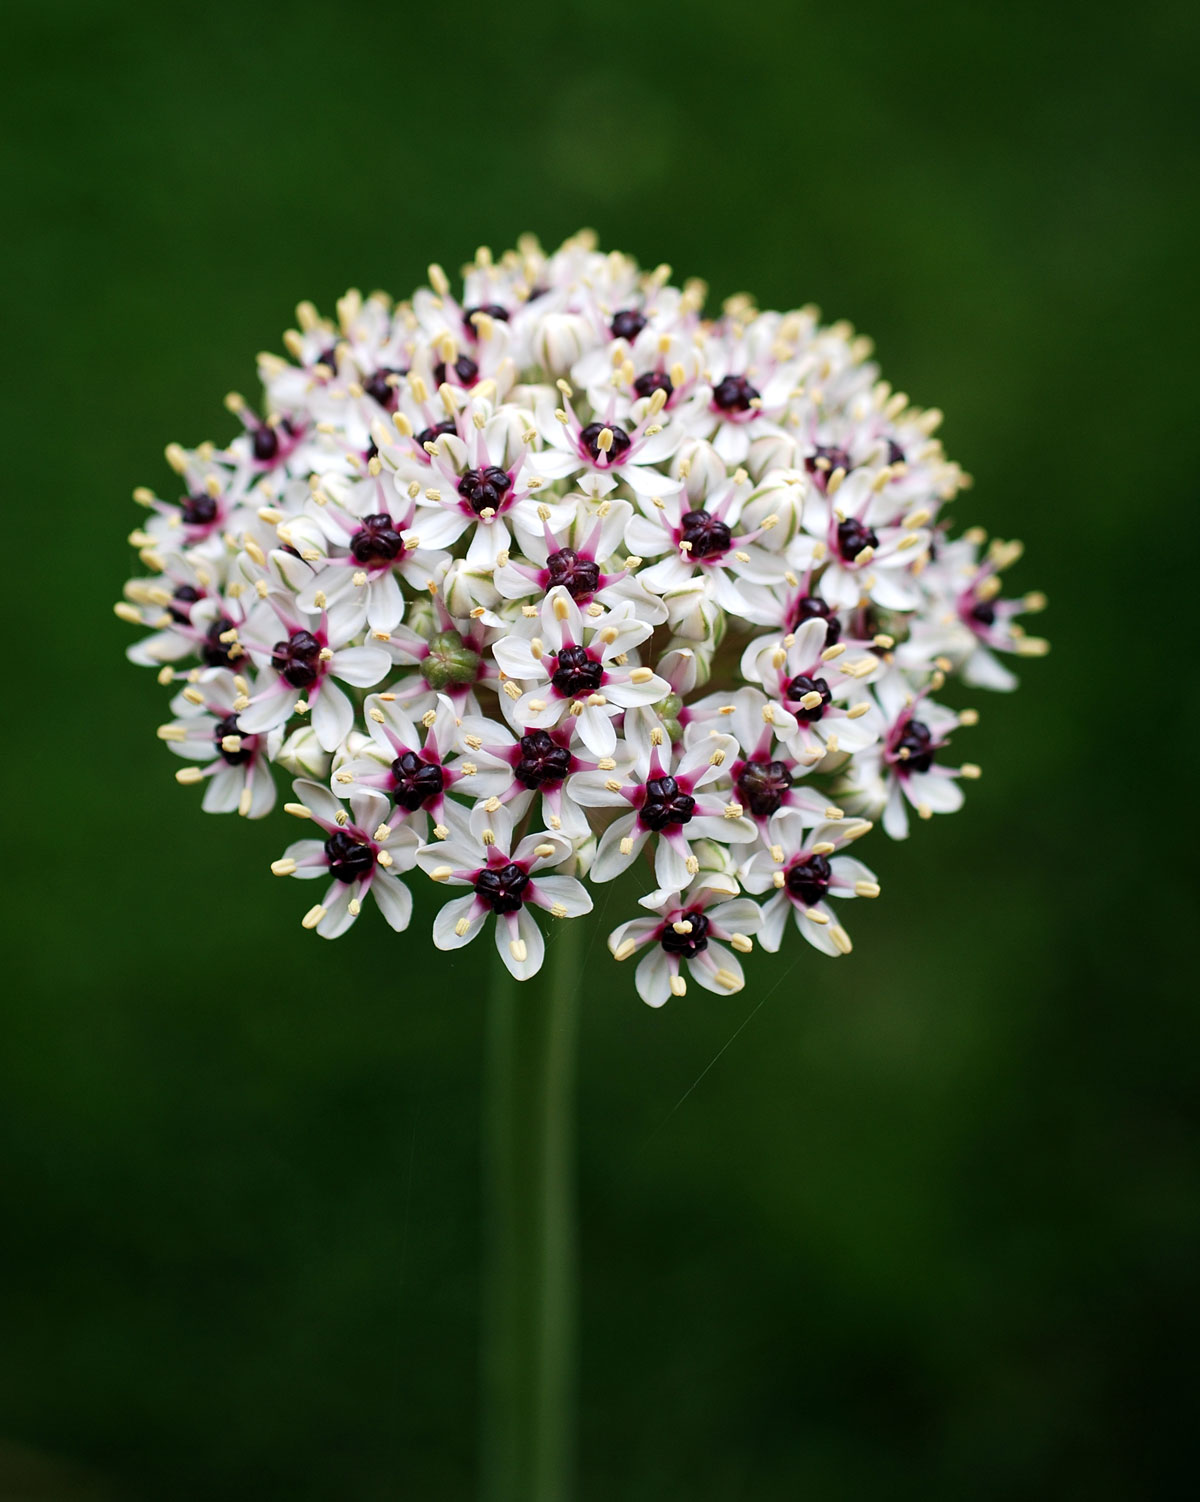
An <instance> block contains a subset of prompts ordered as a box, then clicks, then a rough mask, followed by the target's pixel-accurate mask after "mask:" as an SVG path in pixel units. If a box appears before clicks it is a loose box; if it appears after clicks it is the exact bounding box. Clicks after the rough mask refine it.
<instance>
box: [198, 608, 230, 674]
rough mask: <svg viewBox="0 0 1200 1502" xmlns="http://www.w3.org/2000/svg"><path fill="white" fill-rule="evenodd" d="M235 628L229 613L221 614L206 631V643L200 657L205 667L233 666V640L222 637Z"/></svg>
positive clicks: (201, 649)
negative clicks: (231, 653) (231, 650)
mask: <svg viewBox="0 0 1200 1502" xmlns="http://www.w3.org/2000/svg"><path fill="white" fill-rule="evenodd" d="M232 630H233V622H232V621H231V620H230V619H229V617H228V616H227V615H220V616H218V617H217V619H216V620H215V621H214V622H213V623H212V625H211V626H210V627H209V628H208V630H207V631H206V632H205V633H204V645H203V646H202V647H201V648H200V659H201V661H202V662H203V663H204V665H205V667H209V668H228V667H232V666H233V658H232V656H231V655H230V650H229V649H230V648H231V647H232V646H233V645H234V643H233V642H231V641H230V642H224V641H222V640H221V637H222V636H223V635H224V634H225V632H226V631H232Z"/></svg>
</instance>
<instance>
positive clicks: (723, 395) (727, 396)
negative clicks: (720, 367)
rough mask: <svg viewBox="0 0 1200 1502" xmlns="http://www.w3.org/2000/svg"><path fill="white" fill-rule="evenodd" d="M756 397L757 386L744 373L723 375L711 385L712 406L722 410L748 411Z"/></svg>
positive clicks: (757, 395)
mask: <svg viewBox="0 0 1200 1502" xmlns="http://www.w3.org/2000/svg"><path fill="white" fill-rule="evenodd" d="M758 398H759V393H758V388H757V387H755V386H752V385H751V384H750V382H749V381H748V380H747V379H746V377H745V376H744V375H727V376H723V377H722V379H721V380H719V381H718V382H717V384H716V385H715V386H714V387H713V406H714V407H717V408H719V409H720V410H721V411H722V412H749V410H750V406H751V403H752V402H756V401H758Z"/></svg>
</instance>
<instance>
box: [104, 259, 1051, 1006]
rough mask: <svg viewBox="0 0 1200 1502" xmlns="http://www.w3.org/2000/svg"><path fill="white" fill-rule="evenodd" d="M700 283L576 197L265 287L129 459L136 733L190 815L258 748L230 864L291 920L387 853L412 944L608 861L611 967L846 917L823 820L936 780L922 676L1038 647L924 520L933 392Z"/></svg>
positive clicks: (804, 326) (597, 877)
mask: <svg viewBox="0 0 1200 1502" xmlns="http://www.w3.org/2000/svg"><path fill="white" fill-rule="evenodd" d="M704 301H705V289H704V288H703V286H702V285H701V284H700V283H698V282H691V283H688V284H687V285H686V286H684V287H682V288H678V287H674V286H672V285H671V283H670V272H669V270H668V268H666V267H659V268H658V269H657V270H655V271H653V272H648V273H647V272H642V271H641V270H639V268H638V267H637V266H636V264H635V263H634V262H633V261H631V260H630V259H629V258H628V257H625V256H620V255H604V254H602V253H601V252H600V251H598V250H597V248H596V246H595V243H594V240H593V238H592V237H591V236H590V235H586V234H581V235H578V236H576V237H575V238H574V239H572V240H569V241H567V242H566V244H564V245H563V246H562V247H561V248H560V249H559V250H558V251H556V252H555V253H554V254H552V255H546V254H545V253H544V252H543V251H542V250H541V248H540V247H539V246H538V245H537V244H536V242H534V241H533V240H524V241H522V243H521V245H520V246H519V248H518V249H517V250H515V251H511V252H509V253H507V254H506V255H504V256H502V257H501V258H500V259H499V260H496V259H494V258H493V256H492V255H491V253H490V252H488V251H486V250H480V251H479V253H478V254H477V256H476V258H475V261H474V262H473V264H472V265H470V266H468V267H467V268H465V270H464V273H463V283H462V288H461V290H460V291H457V292H456V291H455V289H454V288H453V287H452V285H451V282H450V279H449V278H448V277H447V276H446V274H445V272H443V271H442V269H441V268H440V267H439V266H431V267H430V269H429V284H428V286H426V287H423V288H420V289H419V290H418V291H417V292H416V293H415V294H414V295H413V297H412V298H411V300H410V301H408V302H403V303H398V304H393V303H392V302H391V301H390V300H389V299H388V298H386V297H384V296H383V295H382V294H380V293H372V294H371V295H370V296H369V297H366V298H364V297H363V296H362V295H361V294H359V293H358V292H354V291H351V292H348V293H347V294H346V296H345V297H343V298H342V299H341V300H340V301H339V303H338V305H337V309H336V316H335V317H334V318H325V317H322V316H321V315H320V314H319V313H318V312H317V310H316V309H315V308H314V307H313V306H312V305H311V304H309V303H303V304H301V306H300V307H299V308H298V309H297V314H296V316H297V327H296V328H294V329H292V330H290V331H289V332H288V333H287V334H285V336H284V345H285V347H286V350H287V356H288V358H283V357H280V356H275V355H263V356H260V358H259V373H260V376H261V379H262V384H263V399H262V402H261V405H260V406H259V407H258V408H257V409H256V408H255V407H253V406H252V405H251V404H250V403H248V402H247V401H246V400H245V399H244V398H243V397H242V396H240V395H238V394H236V393H233V394H231V395H230V396H229V397H227V398H226V406H227V408H228V410H229V411H230V413H232V414H233V415H234V416H235V417H236V418H237V419H238V420H239V421H240V422H241V424H242V429H243V431H242V432H241V433H240V434H238V435H237V436H235V437H233V438H231V439H230V441H229V442H228V443H226V444H225V445H224V446H223V447H221V446H217V445H215V444H213V443H202V444H200V445H199V446H197V447H196V448H195V449H191V450H188V449H185V448H183V447H181V446H180V445H179V444H171V445H169V446H168V448H167V461H168V464H169V465H170V467H171V469H172V471H173V472H174V475H175V484H174V486H173V487H171V488H168V490H167V493H166V494H165V495H163V496H160V495H159V494H158V493H156V492H154V491H151V490H148V489H144V488H139V489H138V490H137V491H135V492H134V496H135V499H136V500H137V501H138V502H139V504H141V505H142V506H143V507H145V508H146V511H147V513H148V514H147V517H146V520H145V522H144V524H143V526H141V527H139V528H138V529H137V530H136V531H135V532H134V533H133V535H132V538H131V541H132V543H133V545H134V547H135V548H136V549H137V550H138V554H139V556H140V558H141V561H142V563H143V565H144V567H145V570H146V572H145V573H144V574H143V575H142V576H141V577H138V578H135V579H133V580H131V581H130V582H129V583H128V584H127V585H126V587H125V598H124V599H123V600H122V602H121V603H120V604H119V605H118V606H117V607H116V608H117V613H118V615H119V616H120V617H121V618H122V619H123V620H126V621H128V622H129V623H130V624H131V625H133V626H135V627H138V628H140V635H139V636H138V638H137V640H136V641H135V642H134V643H133V644H132V645H131V646H130V648H129V653H128V655H129V657H130V659H131V660H132V661H133V662H136V663H138V664H141V665H143V666H152V667H155V668H157V669H158V677H159V682H160V683H161V684H162V685H163V686H164V687H166V688H169V689H170V691H171V693H172V695H173V697H172V699H171V706H170V707H171V714H172V718H171V719H170V720H169V722H168V723H166V724H164V725H163V726H162V727H161V728H160V730H159V735H160V737H161V738H162V739H163V740H164V741H165V742H166V743H167V746H168V747H169V748H170V749H171V750H172V751H173V752H175V753H176V754H177V755H178V756H180V757H181V758H183V759H184V762H185V764H184V765H183V766H182V767H180V769H179V770H178V772H177V773H176V777H177V779H178V781H179V782H181V783H183V784H185V785H186V784H191V783H197V784H202V785H203V787H204V795H203V800H202V801H203V806H204V808H205V809H206V810H207V811H209V812H212V813H228V812H235V811H236V812H238V813H240V814H242V815H243V816H245V817H249V818H259V817H262V816H264V815H266V814H268V813H270V812H271V810H272V809H273V807H274V806H275V804H276V778H277V777H278V776H279V775H280V773H281V772H282V773H283V774H284V776H285V778H286V779H287V780H288V781H291V779H292V778H295V781H294V783H293V784H292V787H291V793H292V797H291V799H290V801H288V802H287V803H285V805H284V807H285V809H286V810H287V812H288V813H289V814H291V815H292V816H294V817H297V818H299V819H302V820H304V821H306V823H307V826H308V830H311V831H312V833H311V835H310V836H309V837H308V838H304V839H300V840H298V841H296V842H294V843H293V844H292V845H290V846H289V847H288V849H287V850H286V852H285V854H284V855H283V856H282V857H281V858H280V859H279V860H277V861H276V862H275V863H274V864H273V866H272V869H273V870H274V871H275V872H276V873H277V874H279V875H286V876H294V877H302V878H309V879H321V880H323V881H324V882H325V886H324V888H323V889H322V895H321V898H320V900H319V901H318V902H317V903H316V904H315V905H311V906H309V908H308V909H307V911H306V913H305V914H304V916H303V920H302V921H303V923H304V926H305V927H307V928H311V929H315V931H316V932H317V933H318V934H319V935H321V936H323V937H326V938H334V937H336V936H337V935H338V934H340V933H343V932H345V930H346V929H347V928H348V927H349V926H350V925H351V924H352V923H353V922H354V921H355V919H356V918H357V917H358V916H359V914H360V913H361V911H362V909H363V907H364V905H365V903H366V902H367V899H371V900H373V901H374V903H375V905H376V906H377V907H378V908H379V909H380V911H381V912H382V914H383V916H384V918H385V920H386V921H387V923H388V924H390V926H391V927H392V928H393V929H395V930H397V931H401V932H403V931H405V930H407V929H408V927H409V923H410V918H411V915H412V895H411V889H410V886H409V883H411V882H412V881H414V880H425V879H429V880H432V882H433V883H434V884H435V886H444V887H446V888H457V889H460V890H458V892H457V893H456V894H455V895H454V896H452V897H451V898H450V899H449V900H448V901H447V902H446V904H445V905H444V906H443V907H442V908H441V910H440V912H439V913H438V916H437V918H436V920H435V923H434V929H433V940H434V943H435V944H436V945H438V947H440V948H443V949H453V948H458V947H460V946H461V945H464V944H466V943H469V942H470V940H471V939H472V938H474V937H475V936H476V935H477V934H478V933H479V932H480V931H481V929H482V928H483V927H484V926H485V925H488V924H491V925H492V926H493V927H494V930H495V938H496V944H497V948H498V950H499V953H500V955H501V957H502V959H503V960H504V963H505V964H506V965H507V966H508V968H509V969H510V970H511V971H512V973H513V974H514V975H515V976H517V978H518V979H527V978H528V977H530V976H532V975H533V974H535V973H536V972H537V970H538V968H539V967H540V965H541V963H542V955H543V949H544V940H543V925H544V924H546V923H555V922H572V921H574V920H576V919H578V918H579V917H581V916H582V915H584V914H586V913H588V912H589V911H591V909H592V897H591V895H590V893H589V890H588V888H589V887H594V886H596V885H598V884H600V883H604V882H608V881H611V880H613V879H614V878H616V877H618V876H619V875H620V874H621V873H622V872H624V871H626V870H629V869H631V868H633V869H636V870H637V871H640V872H641V873H642V882H643V885H644V888H645V889H646V895H645V896H644V897H643V898H642V899H641V902H642V906H643V907H645V908H647V909H649V913H650V916H648V917H642V918H636V917H635V918H632V919H630V920H629V921H628V922H626V923H623V924H621V925H620V926H619V927H618V928H617V929H616V930H615V932H614V933H613V934H612V935H611V938H610V941H609V948H610V950H611V951H612V953H613V955H614V956H615V958H616V959H617V960H624V959H625V958H627V957H628V956H630V955H632V954H634V953H637V952H639V951H642V952H643V953H642V958H641V960H640V961H639V964H638V966H637V967H636V986H637V989H638V991H639V992H640V994H641V995H642V997H643V998H644V999H645V1000H646V1001H647V1002H649V1003H650V1004H651V1005H654V1006H658V1005H661V1004H662V1003H663V1002H664V1001H666V1000H667V999H668V998H669V997H671V996H682V995H684V994H685V993H686V990H687V977H688V976H689V975H690V976H691V977H692V978H693V979H694V980H696V981H697V983H698V984H700V985H702V986H704V987H706V988H707V989H709V990H713V991H716V992H718V993H728V992H732V991H736V990H738V989H740V988H741V987H742V985H743V984H744V972H743V970H742V964H741V960H740V958H739V956H742V955H745V954H747V953H749V951H750V950H751V948H752V943H753V936H755V935H757V936H758V938H759V941H760V942H761V943H762V944H763V945H764V947H765V948H767V949H770V950H776V949H778V948H779V947H780V946H781V944H782V943H784V942H785V940H786V938H787V934H788V932H789V929H790V928H791V927H793V926H794V927H796V928H798V929H799V931H800V933H801V934H802V935H803V936H804V937H805V938H806V939H807V940H808V941H809V943H811V944H812V945H813V946H814V947H815V948H816V949H818V950H820V951H821V952H823V953H825V954H828V955H831V956H838V955H843V954H847V953H849V951H850V948H851V945H850V939H849V936H848V934H847V931H846V929H845V927H844V926H843V919H842V916H841V904H842V903H844V901H845V900H847V899H850V898H854V897H874V896H876V895H878V892H879V885H878V883H877V882H876V880H875V877H874V875H873V874H872V873H871V871H870V870H869V869H868V868H867V866H865V865H864V864H863V863H862V862H861V861H860V860H859V859H858V858H857V856H853V857H852V856H850V855H848V854H846V853H845V851H846V849H847V847H848V846H849V845H850V844H851V843H852V842H854V843H856V844H857V842H858V841H859V840H861V839H862V838H863V836H865V835H867V834H868V833H869V832H870V831H871V829H872V822H871V821H873V820H876V819H879V820H881V822H882V826H883V830H884V832H885V833H886V834H887V835H890V836H891V837H892V838H893V839H900V838H903V837H904V836H906V835H907V834H908V832H909V814H910V812H915V813H916V814H917V815H918V816H919V817H921V818H927V817H930V816H931V815H932V814H934V813H947V812H951V811H953V810H955V809H957V808H958V807H959V806H960V805H961V804H962V802H963V782H964V779H966V780H969V779H971V778H973V777H976V776H978V775H979V769H978V768H977V767H976V766H974V765H973V764H971V763H969V762H960V761H958V760H957V758H955V757H954V756H953V755H952V752H951V736H952V733H953V732H955V731H957V729H958V728H959V727H960V726H969V725H971V724H973V723H974V721H975V719H976V718H977V716H976V715H975V712H974V711H973V710H954V709H951V708H948V707H947V706H946V705H945V704H943V703H942V702H941V698H940V696H941V695H943V693H944V691H945V690H946V689H947V688H948V687H949V685H950V683H951V681H952V680H953V679H954V678H956V677H957V678H959V679H961V680H962V681H963V682H964V683H966V684H968V685H970V686H976V687H983V688H992V689H1010V688H1012V687H1013V686H1014V685H1015V678H1014V677H1013V675H1012V673H1011V671H1010V670H1009V669H1008V668H1007V667H1006V666H1005V665H1004V664H1003V662H1002V660H1001V659H1002V657H1003V656H1004V655H1006V654H1008V655H1016V656H1036V655H1040V654H1041V653H1042V652H1044V651H1045V650H1046V646H1045V643H1044V642H1043V641H1042V640H1041V639H1040V638H1036V637H1032V636H1029V635H1027V634H1026V633H1025V631H1024V630H1023V629H1022V626H1021V624H1020V621H1019V619H1018V618H1019V616H1021V615H1022V614H1023V613H1025V612H1030V611H1034V610H1037V609H1040V608H1041V607H1042V606H1043V605H1044V603H1045V602H1044V600H1043V599H1042V598H1041V597H1040V596H1038V595H1024V596H1019V597H1011V598H1005V597H1004V590H1003V585H1002V582H1001V572H1002V570H1003V569H1004V568H1006V567H1007V566H1008V565H1010V564H1012V563H1014V562H1015V561H1016V559H1017V557H1018V556H1019V552H1020V549H1019V547H1018V545H1016V544H1013V543H1002V542H993V543H992V544H991V545H990V546H987V540H986V538H985V537H984V535H983V534H982V532H980V531H979V530H978V529H972V530H970V531H968V532H966V533H964V534H962V535H961V536H960V537H958V538H956V539H955V538H952V537H951V536H950V535H949V533H950V526H949V521H948V507H949V504H950V502H952V501H953V500H954V498H955V496H956V495H957V493H958V492H959V491H960V490H961V489H963V488H964V487H965V486H966V485H967V483H968V478H967V476H965V475H964V474H963V473H962V471H961V470H960V469H959V467H958V466H957V465H956V464H954V463H952V462H951V461H949V460H948V459H947V458H946V456H945V454H944V452H943V449H942V446H941V444H940V443H939V442H938V440H937V439H936V438H935V437H934V436H933V435H934V433H935V431H936V429H937V427H938V426H939V423H940V420H941V414H940V413H939V412H938V411H937V410H936V409H927V410H922V409H920V408H917V407H914V406H913V405H912V404H911V403H910V402H909V400H908V398H907V397H906V396H904V395H903V394H901V393H896V392H893V391H892V389H891V387H890V386H889V385H888V384H887V382H886V381H883V380H882V379H881V378H880V375H879V371H878V370H877V368H876V367H875V365H874V364H873V363H872V362H871V359H870V355H871V347H870V344H869V342H868V341H867V340H865V339H862V338H859V337H856V336H855V334H854V332H853V330H852V329H850V328H849V326H848V325H845V324H834V325H832V326H829V327H826V326H822V325H821V323H820V321H819V316H818V315H817V313H816V311H815V310H814V309H811V308H805V309H802V310H800V311H797V312H790V313H769V312H760V311H759V310H758V309H757V308H755V307H754V306H753V304H752V303H750V302H749V300H748V299H746V298H736V299H732V300H731V301H730V302H728V303H727V304H726V305H725V307H724V309H723V311H722V312H721V313H720V314H719V315H717V316H706V315H705V313H704ZM273 769H274V770H273ZM308 830H306V834H307V833H308ZM789 917H790V918H791V920H792V922H791V923H789ZM404 942H411V940H410V939H409V938H408V937H407V935H406V938H405V940H404Z"/></svg>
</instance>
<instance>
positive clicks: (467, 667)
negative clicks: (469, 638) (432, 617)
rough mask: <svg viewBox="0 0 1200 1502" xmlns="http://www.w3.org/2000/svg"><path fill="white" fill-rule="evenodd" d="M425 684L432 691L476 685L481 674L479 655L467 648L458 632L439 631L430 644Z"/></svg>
mask: <svg viewBox="0 0 1200 1502" xmlns="http://www.w3.org/2000/svg"><path fill="white" fill-rule="evenodd" d="M423 670H424V673H425V682H426V683H428V685H429V687H430V688H432V689H438V690H440V689H443V688H449V687H450V685H451V684H452V683H474V682H475V678H476V675H477V674H478V672H479V653H478V652H472V651H471V649H470V647H468V646H466V645H465V644H464V642H463V639H462V637H461V636H460V635H459V634H458V632H457V631H439V632H438V634H437V635H436V636H435V637H433V638H432V639H431V641H430V643H429V656H428V657H427V658H426V659H425V663H424V669H423Z"/></svg>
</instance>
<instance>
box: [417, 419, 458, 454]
mask: <svg viewBox="0 0 1200 1502" xmlns="http://www.w3.org/2000/svg"><path fill="white" fill-rule="evenodd" d="M457 432H458V428H457V426H456V425H455V423H454V422H453V421H452V420H451V419H450V418H447V419H446V421H445V422H439V423H435V424H434V425H433V427H431V428H422V429H421V431H420V432H419V433H418V434H417V442H418V443H419V444H420V446H421V447H422V448H424V447H425V445H426V444H427V443H436V442H437V441H438V439H439V438H440V437H441V436H442V434H443V433H457Z"/></svg>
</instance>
